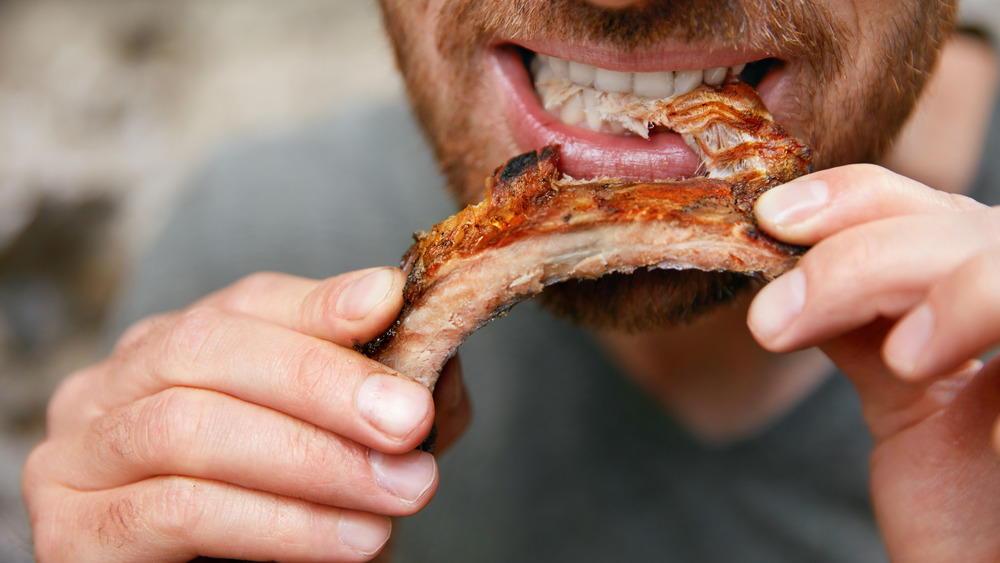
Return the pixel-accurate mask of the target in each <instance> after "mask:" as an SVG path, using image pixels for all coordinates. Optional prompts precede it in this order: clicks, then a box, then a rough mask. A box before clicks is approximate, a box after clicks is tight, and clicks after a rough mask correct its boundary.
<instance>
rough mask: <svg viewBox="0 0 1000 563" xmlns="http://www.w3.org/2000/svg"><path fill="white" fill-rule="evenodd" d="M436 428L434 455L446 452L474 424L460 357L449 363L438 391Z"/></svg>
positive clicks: (442, 375)
mask: <svg viewBox="0 0 1000 563" xmlns="http://www.w3.org/2000/svg"><path fill="white" fill-rule="evenodd" d="M434 410H435V412H436V413H437V414H436V417H435V419H434V425H435V427H436V428H437V439H436V440H435V449H434V452H435V453H437V454H440V453H443V452H444V451H445V450H447V449H448V448H449V447H451V446H452V445H453V444H454V443H455V442H457V441H458V439H459V438H460V437H461V436H462V434H463V433H465V430H466V429H467V428H468V427H469V423H470V422H471V421H472V404H471V403H470V402H469V394H468V393H467V392H466V389H465V382H464V381H463V380H462V362H461V361H459V359H458V356H455V357H453V358H452V359H450V360H448V363H446V364H445V366H444V369H443V370H441V377H440V378H439V379H438V381H437V386H436V387H435V388H434Z"/></svg>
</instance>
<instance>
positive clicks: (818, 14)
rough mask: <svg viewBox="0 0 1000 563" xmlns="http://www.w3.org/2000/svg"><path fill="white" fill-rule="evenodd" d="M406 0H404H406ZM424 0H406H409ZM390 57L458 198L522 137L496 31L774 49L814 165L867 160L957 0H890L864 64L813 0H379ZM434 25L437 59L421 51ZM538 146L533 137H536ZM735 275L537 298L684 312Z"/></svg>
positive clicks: (671, 315)
mask: <svg viewBox="0 0 1000 563" xmlns="http://www.w3.org/2000/svg"><path fill="white" fill-rule="evenodd" d="M411 2H412V4H411ZM418 5H419V7H414V6H418ZM382 7H383V14H384V19H385V22H386V26H387V29H388V31H389V34H390V36H391V37H392V39H393V45H394V48H395V52H396V57H397V63H398V65H399V67H400V70H401V71H402V73H403V76H404V79H405V82H406V86H407V90H408V92H409V95H410V100H411V103H412V104H413V107H414V109H415V112H416V114H417V116H418V119H419V120H420V123H421V125H422V126H423V128H424V131H425V132H426V134H427V135H428V138H429V140H430V141H431V144H432V146H433V148H434V152H435V155H436V157H437V159H438V161H439V163H440V166H441V169H442V172H443V173H444V174H445V176H446V178H447V179H448V182H449V187H450V189H451V191H452V193H453V194H454V195H455V196H456V198H457V199H458V200H459V201H460V202H462V203H463V204H469V203H473V202H476V201H478V200H479V199H481V197H482V195H483V185H484V183H483V181H484V178H486V177H487V176H488V175H489V174H490V173H491V172H492V170H493V169H494V167H496V166H498V165H499V164H500V163H502V162H504V161H506V160H507V159H508V158H510V157H512V156H514V155H515V154H517V153H518V152H521V150H520V149H519V148H518V147H517V146H516V145H515V144H514V141H513V140H512V139H510V138H508V137H507V136H503V135H499V134H497V132H498V131H505V130H506V123H505V121H504V119H505V116H503V115H502V111H500V109H499V108H501V107H503V104H502V103H500V101H498V100H496V99H495V95H494V94H491V93H490V92H488V91H487V88H488V85H487V84H485V83H484V81H482V80H481V79H480V77H481V76H482V73H483V68H482V63H483V59H482V51H483V49H484V48H486V46H487V45H488V43H489V41H490V40H491V39H492V38H494V37H497V36H499V37H505V38H510V39H512V40H519V39H521V40H532V39H537V38H545V39H547V40H554V41H559V42H566V43H585V44H592V45H597V46H599V47H603V48H607V49H609V50H611V51H616V52H621V53H623V54H629V53H637V52H642V51H645V50H649V49H651V48H653V47H655V46H656V45H659V44H661V43H662V42H664V41H675V42H676V41H678V40H683V41H684V42H686V43H690V44H695V45H706V46H710V47H711V48H712V49H715V50H727V49H729V50H734V49H741V50H750V51H754V52H764V53H781V54H782V55H783V56H788V58H789V59H791V60H795V61H797V64H800V65H801V68H800V69H799V72H798V73H797V74H796V76H795V78H794V84H792V85H791V89H792V90H793V91H795V92H796V93H797V96H796V99H795V100H794V102H795V104H794V106H793V107H791V108H786V109H785V110H784V114H783V115H781V116H779V119H780V122H781V125H782V126H783V127H784V128H785V129H787V130H789V131H790V132H791V133H792V134H793V135H795V136H797V137H799V138H800V139H803V140H804V141H805V142H806V143H807V144H809V145H810V146H812V147H813V148H814V149H815V151H816V153H817V154H818V157H817V160H816V165H817V168H826V167H831V166H838V165H842V164H847V163H853V162H874V161H875V160H876V159H877V158H878V157H879V155H880V154H882V152H883V151H884V150H885V149H886V148H887V146H888V144H889V143H890V141H891V139H892V137H893V136H894V135H895V133H896V132H897V131H898V130H899V129H900V128H901V126H902V124H903V122H904V121H905V119H906V117H907V116H908V115H909V112H910V111H911V109H912V107H913V105H914V103H915V101H916V97H917V95H918V93H919V91H920V89H921V88H922V86H923V84H924V82H925V80H926V78H927V73H928V71H929V69H930V68H931V66H932V64H933V61H934V60H935V57H936V53H937V52H938V50H939V49H940V46H941V44H942V42H943V41H944V39H945V38H946V37H947V36H948V34H949V32H950V31H951V29H952V28H953V25H954V17H955V14H954V12H955V6H954V1H953V0H927V1H922V2H899V3H898V7H897V8H896V10H895V12H893V14H892V20H893V21H892V22H891V23H889V24H888V25H885V26H884V27H883V29H885V30H886V32H885V35H884V36H883V37H882V38H881V40H880V42H879V43H880V47H881V51H882V52H881V54H879V55H877V56H878V59H877V61H875V64H873V65H869V66H870V68H868V69H867V71H866V72H865V73H864V74H863V75H858V70H857V69H858V68H859V67H858V64H857V63H858V61H856V60H853V59H852V57H855V56H858V53H852V52H851V50H850V47H851V45H852V44H853V43H854V42H855V39H856V38H855V37H854V35H853V33H854V32H853V31H852V30H853V26H852V25H850V24H849V23H848V22H844V21H840V20H839V19H838V18H837V17H836V16H835V15H834V14H832V13H830V11H829V10H827V9H826V8H825V6H824V5H823V4H822V3H819V2H815V1H809V0H793V1H779V0H774V1H769V2H765V1H749V0H748V1H744V2H739V1H737V0H662V1H656V0H651V1H649V2H645V3H642V4H640V5H638V6H635V7H630V8H626V9H622V10H608V9H603V8H599V7H596V6H593V5H591V4H589V3H586V2H584V1H582V0H509V1H494V2H482V1H477V0H444V1H443V2H441V5H440V8H439V9H438V11H437V12H436V13H435V14H433V19H434V21H435V22H436V23H435V25H434V26H433V27H432V28H431V29H430V30H428V29H418V28H417V27H413V26H411V25H409V24H410V22H409V20H408V18H407V17H406V10H420V9H428V7H427V4H426V3H418V2H414V1H413V0H383V1H382ZM429 31H433V34H434V37H433V51H434V52H433V53H430V55H431V56H432V57H434V58H436V59H438V61H439V63H440V64H439V65H437V66H435V65H434V64H432V62H431V61H428V60H427V59H426V58H425V57H427V56H428V55H429V54H428V52H427V51H426V49H425V50H424V51H422V50H421V43H422V42H423V41H425V40H426V38H425V37H422V36H421V34H426V33H428V32H429ZM536 148H537V147H536ZM752 286H753V284H750V283H748V281H747V280H746V279H743V278H740V277H738V276H731V275H719V274H712V273H705V272H675V271H651V272H646V271H640V272H638V273H636V274H632V275H628V276H625V275H613V276H609V277H608V278H606V279H603V278H602V279H601V280H596V281H588V282H568V283H564V284H559V285H556V286H553V287H550V288H548V289H547V290H546V291H545V292H544V293H543V294H542V300H543V302H545V303H547V304H548V305H549V306H550V308H552V309H553V310H555V311H556V312H558V313H560V314H564V315H567V316H569V317H570V318H572V319H573V320H575V321H576V322H579V323H582V324H586V325H593V326H598V327H614V328H623V329H632V330H645V329H650V328H656V327H661V326H664V325H671V324H675V323H678V322H684V321H687V320H690V319H691V318H693V317H694V316H697V315H700V314H703V313H705V312H707V311H710V310H712V308H713V306H714V305H716V304H719V303H724V302H728V301H730V300H731V299H732V298H733V297H734V296H736V295H737V294H739V293H740V292H741V291H742V290H745V289H746V288H748V287H752Z"/></svg>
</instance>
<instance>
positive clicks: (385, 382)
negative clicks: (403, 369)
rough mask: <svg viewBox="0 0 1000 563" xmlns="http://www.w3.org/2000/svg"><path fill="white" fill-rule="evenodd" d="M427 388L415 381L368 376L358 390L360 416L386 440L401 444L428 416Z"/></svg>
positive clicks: (357, 401)
mask: <svg viewBox="0 0 1000 563" xmlns="http://www.w3.org/2000/svg"><path fill="white" fill-rule="evenodd" d="M428 394H429V392H428V391H427V389H426V388H424V386H423V385H420V384H419V383H416V382H415V381H410V380H408V379H403V378H402V377H396V376H392V375H387V374H383V373H376V374H372V375H370V376H368V379H366V380H365V381H364V383H362V384H361V387H360V388H359V389H358V395H357V398H356V404H357V407H358V411H359V412H360V413H361V416H363V417H364V418H365V420H367V421H368V422H369V423H370V424H371V425H372V426H374V427H375V428H377V429H378V430H379V431H381V432H382V433H384V434H386V435H388V436H389V437H391V438H393V439H396V440H402V439H403V438H405V437H407V436H409V434H410V433H411V432H413V430H414V429H416V427H417V426H418V425H419V424H420V423H421V422H422V421H423V420H424V418H425V417H426V416H427V410H428V408H429V406H428V403H430V401H429V400H428Z"/></svg>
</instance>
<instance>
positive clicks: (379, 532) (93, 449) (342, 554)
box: [23, 268, 469, 562]
mask: <svg viewBox="0 0 1000 563" xmlns="http://www.w3.org/2000/svg"><path fill="white" fill-rule="evenodd" d="M403 283H404V279H403V275H402V273H401V272H400V271H399V270H397V269H391V268H380V269H372V270H364V271H358V272H352V273H348V274H344V275H342V276H339V277H336V278H332V279H329V280H326V281H321V282H317V281H313V280H307V279H303V278H297V277H293V276H287V275H282V274H270V273H267V274H257V275H254V276H251V277H249V278H246V279H244V280H242V281H240V282H238V283H236V284H235V285H233V286H231V287H229V288H227V289H224V290H221V291H219V292H217V293H214V294H212V295H210V296H208V297H206V298H205V299H203V300H201V301H200V302H198V303H196V304H194V305H193V306H192V307H190V308H188V309H186V310H183V311H179V312H175V313H170V314H165V315H161V316H158V317H154V318H150V319H147V320H145V321H142V322H140V323H138V324H137V325H136V326H134V327H132V328H131V329H130V330H129V331H128V332H127V333H126V334H125V335H124V336H123V337H122V339H121V341H120V342H119V343H118V345H117V347H116V349H115V350H114V352H113V353H112V355H111V356H110V357H109V358H108V359H106V360H105V361H103V362H101V363H99V364H97V365H94V366H91V367H89V368H86V369H84V370H82V371H80V372H78V373H75V374H73V375H71V376H70V377H69V378H67V380H66V381H65V382H64V383H63V384H62V385H61V386H60V388H59V389H58V390H57V391H56V393H55V395H54V397H53V398H52V401H51V403H50V405H49V417H48V435H47V437H46V439H45V440H44V441H43V442H42V443H41V444H40V445H39V446H38V447H36V448H35V450H34V451H33V452H32V453H31V455H30V456H29V459H28V461H27V463H26V465H25V469H24V477H23V491H24V496H25V502H26V505H27V508H28V512H29V514H30V517H31V521H32V529H33V533H34V537H35V543H36V545H35V548H36V556H37V557H38V559H39V560H40V561H104V562H107V561H154V560H155V561H187V560H190V559H192V558H194V557H196V556H209V557H227V558H239V559H255V560H272V559H276V560H277V559H280V560H295V561H314V560H316V561H318V560H324V561H328V560H331V559H334V560H338V561H339V560H346V561H359V560H365V559H368V558H370V557H371V556H373V555H374V554H375V553H377V552H378V551H379V550H380V549H381V548H382V546H383V545H384V544H385V542H386V540H387V539H388V537H389V532H390V521H389V518H388V517H387V516H398V515H408V514H412V513H415V512H417V511H419V510H420V509H422V508H423V507H424V506H425V505H426V504H427V503H428V501H429V500H430V498H431V497H432V496H433V494H434V492H435V490H436V487H437V482H438V474H437V466H436V463H435V461H434V458H433V456H431V455H430V454H426V453H423V452H418V451H414V448H416V447H417V446H418V445H419V444H420V443H421V441H422V440H423V439H424V437H425V436H426V435H427V434H428V432H429V431H430V428H431V425H432V423H433V421H434V418H435V407H434V404H433V402H432V397H431V394H430V393H429V392H428V391H427V389H425V388H424V387H423V386H421V385H420V384H418V383H415V382H413V381H410V380H408V379H406V378H404V377H399V376H397V374H394V373H392V371H391V370H389V369H388V368H387V367H385V366H383V365H381V364H378V363H376V362H374V361H372V360H369V359H367V358H365V357H363V356H361V355H360V354H358V353H357V352H355V351H354V350H352V349H351V347H352V346H353V345H354V344H356V343H362V342H366V341H368V340H370V339H371V338H373V337H375V336H376V335H378V334H379V333H381V332H382V331H383V330H385V328H387V327H388V325H389V324H390V323H391V322H392V321H393V319H394V318H395V316H396V315H397V314H398V312H399V309H400V307H401V304H402V287H403ZM445 372H446V373H445V374H444V376H443V377H442V379H441V381H440V382H439V386H438V397H439V399H440V400H441V402H440V404H439V409H438V410H437V418H438V420H437V424H438V427H439V442H438V443H439V446H447V445H448V443H449V442H451V441H454V440H455V439H457V437H458V436H459V435H460V434H461V432H462V430H463V429H464V427H465V425H466V424H467V422H468V419H469V407H468V402H467V401H465V400H464V394H463V393H462V384H461V379H460V368H459V367H458V366H457V363H456V364H453V365H451V366H450V368H449V369H446V370H445Z"/></svg>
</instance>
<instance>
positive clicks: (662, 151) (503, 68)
mask: <svg viewBox="0 0 1000 563" xmlns="http://www.w3.org/2000/svg"><path fill="white" fill-rule="evenodd" d="M490 53H491V56H490V57H489V59H488V60H489V63H490V64H489V66H490V67H491V70H492V74H493V78H494V80H495V82H496V84H497V85H498V86H499V88H500V89H501V91H503V94H504V98H505V100H506V105H507V107H506V109H507V121H508V124H509V125H510V127H511V130H512V132H513V135H514V140H515V142H516V143H517V144H518V146H519V148H520V149H522V151H525V152H526V151H530V150H534V149H538V148H540V147H543V146H546V145H552V144H557V145H559V169H560V170H561V171H562V172H563V173H564V174H567V175H569V176H572V177H573V178H578V179H589V178H599V177H604V176H606V177H612V178H621V179H623V180H631V181H643V180H645V181H651V180H675V179H678V178H688V177H691V176H694V175H695V174H696V172H697V170H698V167H699V165H700V160H699V158H698V156H697V155H695V153H694V152H693V151H692V150H691V149H690V148H689V147H688V146H687V145H686V144H685V143H684V140H683V139H681V136H680V135H678V134H676V133H652V134H650V136H649V139H648V140H647V139H643V138H642V137H638V136H620V135H609V134H605V133H597V132H594V131H591V130H590V129H584V128H582V127H574V126H571V125H567V124H565V123H563V122H562V121H560V120H559V119H557V118H555V117H553V116H552V115H550V114H548V113H547V112H546V111H545V110H544V109H543V108H542V107H541V104H540V103H539V101H538V96H537V95H536V94H535V90H534V88H533V87H532V85H531V78H530V76H529V75H528V72H527V70H526V69H525V68H524V64H523V63H522V62H521V58H520V56H519V55H518V53H516V52H515V51H514V50H513V49H509V48H497V49H492V50H491V51H490Z"/></svg>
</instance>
